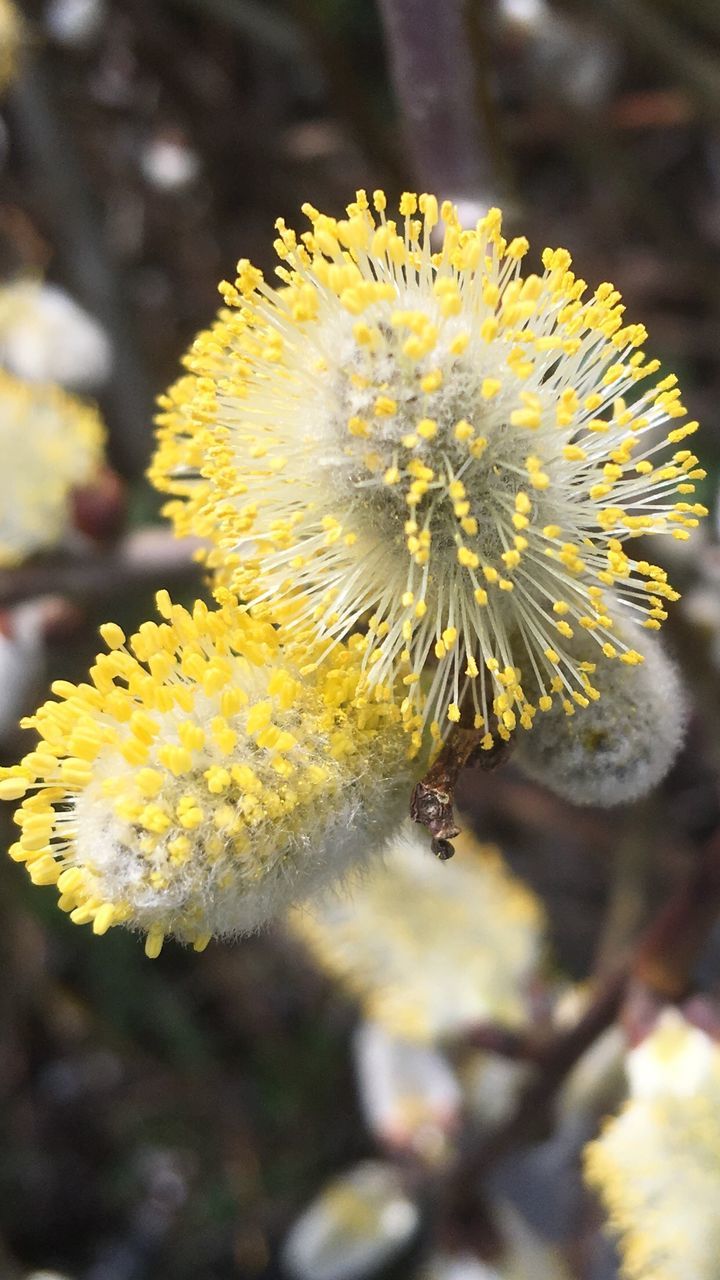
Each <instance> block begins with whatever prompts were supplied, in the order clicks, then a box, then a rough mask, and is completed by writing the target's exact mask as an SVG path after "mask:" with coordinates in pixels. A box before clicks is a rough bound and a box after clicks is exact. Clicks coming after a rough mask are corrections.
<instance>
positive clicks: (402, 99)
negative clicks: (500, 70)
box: [380, 0, 499, 205]
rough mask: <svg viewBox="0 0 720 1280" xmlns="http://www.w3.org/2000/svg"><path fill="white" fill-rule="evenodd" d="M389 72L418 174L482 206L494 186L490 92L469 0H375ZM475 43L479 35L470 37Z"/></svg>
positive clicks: (425, 184) (434, 187)
mask: <svg viewBox="0 0 720 1280" xmlns="http://www.w3.org/2000/svg"><path fill="white" fill-rule="evenodd" d="M380 13H381V16H382V19H383V25H384V28H385V39H386V42H387V46H388V54H389V59H390V71H391V77H392V81H393V84H394V88H395V94H396V97H397V101H398V105H399V107H400V112H401V115H402V117H403V120H404V126H405V127H404V133H405V143H406V146H407V148H408V152H409V154H410V157H411V159H412V168H413V170H414V173H415V176H416V179H417V181H418V183H419V185H420V186H421V188H425V189H426V190H428V191H436V192H437V193H438V194H439V195H442V196H447V197H451V198H453V199H456V200H468V201H472V202H473V203H476V204H478V205H485V204H487V201H488V196H489V195H491V196H493V198H495V193H496V192H497V184H498V175H497V173H496V170H497V169H498V167H499V166H498V164H497V158H498V157H497V154H495V155H493V146H492V133H493V130H492V129H491V128H490V127H489V116H488V111H489V105H490V97H489V95H488V93H487V92H486V90H485V89H484V86H483V81H482V79H481V76H480V68H479V67H478V60H477V58H476V57H475V58H474V57H473V52H472V42H473V40H472V38H473V37H474V36H476V32H475V30H474V29H472V28H471V26H470V16H469V15H470V10H469V8H468V5H467V0H442V3H437V4H431V5H429V4H428V3H427V0H380ZM475 44H477V40H476V39H475Z"/></svg>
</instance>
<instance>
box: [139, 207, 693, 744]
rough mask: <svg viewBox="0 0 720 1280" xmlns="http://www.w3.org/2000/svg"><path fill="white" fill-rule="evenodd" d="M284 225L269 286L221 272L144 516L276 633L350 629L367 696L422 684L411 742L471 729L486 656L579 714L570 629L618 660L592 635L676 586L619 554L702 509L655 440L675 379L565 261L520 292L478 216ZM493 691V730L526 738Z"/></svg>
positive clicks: (609, 639)
mask: <svg viewBox="0 0 720 1280" xmlns="http://www.w3.org/2000/svg"><path fill="white" fill-rule="evenodd" d="M304 211H305V213H306V215H307V217H308V218H309V221H310V230H309V231H308V232H306V233H305V234H304V235H303V236H301V237H300V238H299V239H298V238H297V237H295V235H294V234H293V233H291V232H289V231H288V230H287V229H286V228H285V227H284V224H283V226H282V228H281V230H280V241H281V252H280V256H281V258H282V264H283V265H282V268H281V272H282V274H281V280H282V282H283V287H282V288H281V289H279V290H275V289H272V288H270V287H269V286H268V285H267V284H266V283H265V282H264V281H263V279H262V276H261V275H260V273H254V271H253V270H252V269H251V268H250V266H249V264H247V263H245V264H243V266H242V269H241V271H240V272H239V273H238V280H239V283H238V284H237V293H238V300H233V299H230V300H229V306H228V308H227V309H226V310H224V311H223V312H222V313H221V315H220V317H219V319H218V321H217V322H216V324H215V325H214V327H213V328H212V329H211V330H210V331H209V332H207V333H205V334H202V335H201V336H200V338H199V339H198V340H197V341H196V343H195V344H194V347H193V350H192V352H191V353H190V356H189V357H188V360H187V364H188V368H189V370H190V373H189V375H187V376H186V377H185V378H184V379H182V380H181V381H180V382H179V383H178V384H177V386H176V387H175V388H174V389H173V390H172V391H171V392H170V393H169V395H168V397H166V398H165V400H164V402H163V413H162V416H161V419H160V433H159V448H158V452H157V455H156V458H155V461H154V463H153V467H152V471H151V475H152V478H153V480H154V482H155V483H156V484H157V485H158V486H159V487H160V488H163V489H165V490H166V491H168V492H169V493H171V494H172V495H173V500H172V501H171V502H170V503H169V505H168V507H167V511H168V513H169V514H170V515H171V516H172V517H173V519H174V520H175V522H176V525H177V527H178V530H179V531H180V532H187V531H188V530H192V531H194V532H197V533H201V534H202V535H203V536H205V537H209V538H210V539H211V541H212V550H211V552H210V554H209V556H208V562H209V564H210V567H211V568H212V569H213V570H214V571H215V573H216V575H217V580H218V582H220V583H221V584H228V583H229V584H231V585H232V587H233V589H234V590H236V591H237V592H238V593H239V594H240V595H242V596H243V597H244V598H247V599H250V600H252V601H254V602H256V604H261V605H262V606H263V607H268V608H269V607H270V606H271V603H272V608H273V609H277V608H278V607H279V608H280V610H281V611H283V614H284V613H285V611H286V609H288V608H289V609H290V612H291V614H292V621H291V627H292V628H293V629H294V630H295V631H296V633H297V635H298V636H301V635H304V634H305V633H306V631H307V628H308V627H310V628H313V629H314V630H315V631H316V632H317V633H318V634H319V636H320V640H321V643H323V644H325V645H326V646H330V645H332V644H333V643H335V642H336V641H337V640H339V639H341V638H343V637H344V636H347V635H348V634H351V633H352V632H355V631H360V632H361V633H362V632H363V631H364V634H365V636H366V638H367V647H366V649H365V652H364V657H363V662H364V670H365V675H366V679H367V682H368V688H372V687H374V686H375V685H376V684H377V685H381V684H382V683H383V682H386V681H388V680H392V679H393V678H395V676H396V675H397V674H398V673H400V672H401V671H402V674H403V675H406V674H407V672H408V670H412V671H413V672H416V673H418V674H420V675H422V676H423V678H422V679H420V680H418V681H416V682H414V683H413V684H412V685H411V686H407V689H408V692H407V706H408V707H409V708H412V714H408V715H407V720H408V726H409V728H410V732H411V733H412V734H416V733H417V732H419V729H420V726H421V725H422V724H423V723H430V724H436V725H440V726H442V730H441V733H442V734H443V735H444V734H446V733H447V732H448V726H449V725H452V723H453V720H452V716H451V715H450V712H451V710H452V712H453V715H454V708H456V707H460V708H463V709H464V707H465V705H466V703H467V706H468V709H469V711H470V712H471V713H472V715H473V716H475V717H477V718H478V719H479V720H481V721H482V723H483V724H484V725H488V726H493V724H494V721H493V714H492V709H493V706H494V700H495V699H496V698H497V697H499V696H501V695H502V694H503V693H504V690H503V688H502V686H501V685H500V684H499V683H498V681H497V678H496V669H495V668H494V667H493V661H494V660H497V661H498V664H499V666H498V669H500V670H502V669H504V668H505V667H507V666H511V667H513V668H517V669H518V670H519V671H520V673H521V674H520V680H519V682H518V683H519V685H520V687H522V684H523V682H524V683H525V684H526V685H527V687H528V688H529V687H530V686H531V684H532V685H533V686H534V687H535V688H536V689H537V697H536V698H535V699H534V700H533V705H537V706H538V707H539V708H541V709H542V708H545V707H547V705H548V699H549V701H550V705H551V706H552V705H553V704H554V701H555V700H556V699H557V698H559V699H560V703H561V704H563V705H565V707H566V710H567V709H568V708H569V711H568V714H570V713H573V714H574V713H575V710H576V709H578V708H579V709H580V710H582V709H583V708H582V703H581V702H579V701H578V698H580V699H587V698H589V697H590V695H589V694H588V692H587V690H586V688H585V687H584V685H583V681H582V679H581V676H582V672H580V671H579V670H578V669H577V665H576V663H575V661H574V660H573V657H572V654H571V652H570V648H569V646H570V645H571V643H572V642H573V641H574V638H575V637H576V636H577V635H578V634H579V633H580V632H586V633H587V635H588V636H589V637H591V642H592V646H593V649H592V651H593V654H594V656H595V657H597V658H598V660H599V661H600V662H601V663H602V662H603V661H605V660H606V659H609V658H611V657H612V656H613V655H614V654H616V653H618V654H619V655H620V656H621V659H622V661H623V663H624V664H625V665H632V663H633V662H634V661H635V659H634V658H633V656H632V653H631V652H629V651H626V650H624V649H623V648H622V646H619V645H618V644H617V643H616V642H615V639H614V637H615V630H616V624H617V623H619V622H621V621H622V620H623V619H624V618H626V617H633V618H638V620H639V621H640V622H646V623H647V625H646V626H645V628H644V631H643V633H642V634H643V637H644V636H645V635H646V634H647V633H648V632H651V631H653V630H655V629H656V627H657V626H658V625H660V624H661V623H662V621H663V620H664V619H663V617H662V616H661V615H662V614H663V613H664V609H660V612H658V608H659V607H658V606H656V605H653V604H651V603H650V602H649V600H648V590H649V589H650V591H651V593H652V594H654V595H656V596H658V597H662V599H663V601H665V600H667V599H671V598H672V597H673V596H674V594H675V593H674V592H673V591H672V588H670V587H669V586H668V585H667V583H666V582H665V580H664V579H662V578H660V579H658V577H657V576H656V573H655V571H654V569H653V568H652V566H649V565H646V562H644V561H642V560H640V559H637V558H635V557H634V556H633V554H632V552H633V548H634V545H635V544H634V540H635V539H636V538H637V537H638V536H640V535H642V536H643V537H647V536H648V535H651V534H662V535H664V536H668V537H673V538H676V539H680V540H682V539H684V538H686V537H687V536H688V535H689V532H690V530H691V529H692V528H693V527H694V523H695V521H696V520H697V519H698V518H699V517H700V516H701V515H702V514H703V511H704V508H702V507H701V506H700V504H694V503H692V500H690V501H688V498H689V496H690V494H691V493H692V492H693V490H694V486H695V483H696V482H697V481H698V480H699V479H701V478H702V475H703V472H702V468H700V467H699V465H698V460H697V458H696V456H695V455H694V454H693V453H692V452H691V451H690V450H689V449H686V448H682V447H680V448H677V447H675V448H674V449H673V446H681V445H682V443H683V442H684V441H685V439H686V437H688V436H690V435H692V434H693V432H694V431H695V429H696V426H697V424H696V423H688V422H684V421H681V419H682V418H683V417H684V414H685V410H684V408H683V406H682V399H681V396H680V392H679V389H678V387H677V385H676V379H675V378H674V376H672V375H670V376H669V377H666V378H663V379H662V380H660V381H658V380H657V379H656V376H655V375H657V372H658V369H659V365H658V362H657V361H654V360H648V359H646V358H645V355H644V352H643V350H642V344H643V343H644V341H645V337H646V334H645V330H644V329H643V327H642V326H641V325H636V324H628V323H626V321H625V317H624V308H623V305H622V302H621V298H620V294H619V293H618V292H617V291H616V290H615V289H614V288H613V287H612V285H610V284H607V283H602V284H600V285H599V286H598V287H597V288H596V289H595V291H594V292H593V293H591V292H589V291H588V289H587V286H586V284H585V282H584V281H583V280H581V279H578V278H577V277H576V275H575V274H574V272H573V271H572V269H571V259H570V255H569V254H568V253H567V251H566V250H563V249H555V250H551V249H547V250H545V251H544V253H543V254H542V272H541V273H540V274H530V275H527V276H526V277H524V278H523V276H522V275H521V264H522V260H523V258H524V255H525V252H526V249H527V242H526V241H525V240H524V238H522V237H520V238H517V239H516V240H513V241H511V242H510V243H508V242H507V241H506V240H505V239H504V237H503V236H502V226H501V223H502V220H501V215H500V213H499V211H498V210H496V209H491V210H489V211H488V213H487V214H486V216H485V217H484V218H482V219H480V221H479V222H478V223H477V225H476V227H475V228H473V229H471V230H464V229H462V227H461V225H460V221H459V217H458V214H457V211H456V210H455V209H454V208H453V206H452V205H450V204H448V203H445V204H443V205H442V206H441V207H440V208H439V209H438V207H437V201H435V199H434V198H433V197H431V196H429V195H423V196H421V197H419V198H418V197H417V196H415V195H414V194H413V193H405V195H404V196H403V197H402V200H401V202H400V209H399V216H393V215H392V213H391V211H390V210H389V209H388V206H387V201H386V199H385V197H384V196H383V195H382V193H375V195H374V197H373V200H372V201H369V200H368V199H367V198H366V196H365V193H363V192H359V193H358V195H357V198H356V200H355V201H354V202H353V203H352V204H351V205H349V206H348V213H347V218H346V219H339V220H338V219H333V218H329V217H327V216H325V215H323V214H321V213H320V212H319V211H318V210H317V209H315V208H314V207H312V206H310V205H307V206H305V210H304ZM438 219H439V220H440V223H441V224H443V225H441V226H440V227H439V228H438V226H437V222H438ZM431 232H432V233H433V235H432V243H431ZM269 350H272V353H273V358H272V359H270V357H269V356H268V355H266V354H265V353H266V352H268V351H269ZM663 428H664V429H665V432H666V438H665V440H663V439H662V430H663ZM668 428H670V429H669V430H668ZM668 446H670V447H669V448H668ZM279 459H281V460H282V467H281V469H280V470H277V469H275V468H276V467H277V464H278V460H279ZM328 518H330V519H331V520H332V522H333V523H332V524H331V525H328V523H327V521H328ZM279 523H280V524H281V525H282V535H281V536H279V535H278V527H279ZM606 588H612V591H613V596H612V606H611V607H605V606H601V607H596V606H597V601H596V599H595V597H594V595H593V593H594V592H595V591H597V590H598V589H606ZM409 597H412V598H413V600H414V601H417V602H422V610H420V609H419V608H418V606H417V605H416V604H414V603H409V602H408V603H406V601H408V600H409ZM560 601H561V602H563V606H564V608H563V612H562V613H560V611H559V610H556V609H555V605H556V603H557V602H560ZM373 614H374V615H376V616H377V617H378V618H379V619H380V621H382V622H385V623H387V628H386V629H385V630H384V632H383V633H382V634H381V633H380V631H379V630H378V629H377V628H373V629H370V628H368V625H367V619H368V618H369V617H370V616H371V615H373ZM448 628H455V629H456V630H457V632H458V636H459V642H458V643H457V644H456V645H453V646H451V647H448V646H447V645H446V644H445V642H444V641H443V640H442V636H443V633H444V632H445V631H446V630H447V629H448ZM549 650H552V651H553V652H554V654H555V655H556V657H555V659H553V660H551V659H550V658H549V657H548V651H549ZM637 651H638V653H639V654H641V653H642V647H641V646H640V645H639V644H638V646H637ZM406 653H407V660H406V659H405V658H404V657H403V655H404V654H406ZM468 657H471V658H472V659H473V663H474V668H476V669H477V673H478V674H477V675H475V676H469V675H468V674H467V667H468ZM404 664H405V665H404ZM436 664H437V665H436ZM598 687H600V682H599V681H598ZM576 695H577V696H576ZM508 696H510V699H511V705H508V706H507V707H505V708H504V709H503V710H502V711H501V714H500V716H499V717H497V720H498V729H497V733H498V735H499V736H500V737H503V736H504V735H506V734H508V733H512V732H514V731H515V727H516V726H517V725H520V726H521V727H523V728H527V727H529V725H530V724H531V723H532V713H531V712H530V711H527V710H525V709H524V705H523V703H522V700H520V699H519V698H518V697H516V696H515V695H508ZM513 722H514V723H513ZM487 732H488V734H492V733H493V732H495V730H494V728H488V730H487Z"/></svg>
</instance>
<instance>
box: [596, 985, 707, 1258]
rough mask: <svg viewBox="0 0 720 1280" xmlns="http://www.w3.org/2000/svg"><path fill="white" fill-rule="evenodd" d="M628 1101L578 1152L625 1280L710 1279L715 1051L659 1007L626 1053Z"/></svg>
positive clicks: (693, 1029)
mask: <svg viewBox="0 0 720 1280" xmlns="http://www.w3.org/2000/svg"><path fill="white" fill-rule="evenodd" d="M628 1074H629V1078H630V1101H629V1102H628V1103H627V1104H626V1106H625V1109H624V1110H623V1111H622V1112H621V1113H620V1115H619V1116H618V1117H617V1118H616V1119H614V1120H611V1121H610V1122H609V1123H608V1125H607V1126H606V1128H605V1131H604V1133H603V1134H602V1136H601V1137H600V1138H599V1139H598V1140H597V1141H596V1142H593V1143H591V1144H590V1146H589V1147H588V1148H587V1152H586V1172H587V1177H588V1180H589V1182H590V1184H591V1186H593V1187H594V1188H595V1189H596V1190H597V1191H599V1193H600V1195H601V1196H602V1199H603V1201H604V1203H605V1205H606V1208H607V1210H608V1213H609V1215H610V1223H611V1226H612V1227H613V1228H614V1230H616V1231H617V1233H618V1235H619V1237H620V1245H621V1252H622V1259H623V1263H622V1268H623V1270H622V1273H623V1275H624V1276H625V1277H626V1278H627V1280H710V1277H712V1276H715V1275H716V1274H717V1265H718V1258H720V1217H719V1216H718V1211H717V1206H718V1197H719V1196H720V1047H718V1045H717V1044H715V1043H714V1042H713V1041H712V1040H711V1039H710V1037H709V1036H708V1035H706V1034H705V1032H703V1031H700V1030H698V1029H697V1028H696V1027H692V1026H690V1025H689V1024H688V1023H687V1022H686V1021H685V1020H684V1019H683V1017H682V1015H681V1014H679V1013H678V1012H676V1011H675V1010H668V1011H667V1012H666V1013H665V1014H663V1015H662V1017H661V1018H660V1020H659V1021H658V1024H657V1026H656V1027H655V1030H654V1031H653V1032H652V1033H651V1035H650V1036H649V1037H648V1038H647V1040H645V1041H644V1042H643V1043H642V1044H641V1045H640V1046H639V1047H638V1048H637V1049H634V1050H632V1051H631V1053H630V1054H629V1055H628Z"/></svg>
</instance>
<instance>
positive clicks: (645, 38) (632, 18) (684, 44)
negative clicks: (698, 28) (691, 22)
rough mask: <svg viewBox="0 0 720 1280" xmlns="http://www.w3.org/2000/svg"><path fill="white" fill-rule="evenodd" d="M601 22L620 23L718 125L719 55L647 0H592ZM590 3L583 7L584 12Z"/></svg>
mask: <svg viewBox="0 0 720 1280" xmlns="http://www.w3.org/2000/svg"><path fill="white" fill-rule="evenodd" d="M590 7H591V8H592V9H594V10H595V13H596V14H597V16H598V18H599V20H600V22H601V23H603V24H606V23H607V21H608V19H610V21H611V22H615V23H617V25H618V26H619V27H620V28H622V30H623V31H624V33H625V35H626V36H627V37H629V39H630V40H632V41H633V42H634V43H635V44H636V45H637V46H638V47H639V48H641V49H644V50H645V52H646V53H649V54H650V56H651V57H652V58H653V59H654V60H657V62H659V63H660V64H661V65H664V66H665V67H666V68H667V69H668V71H669V72H670V73H671V74H672V75H673V76H674V78H675V79H676V80H677V81H678V83H679V84H682V85H684V87H685V88H686V90H687V92H688V93H689V94H690V96H691V97H692V98H693V99H694V101H695V102H697V103H698V104H699V106H700V107H701V108H702V110H703V112H704V113H705V114H706V115H708V116H709V117H710V119H711V121H712V123H713V124H714V123H715V122H716V120H717V116H718V111H719V110H720V68H718V62H717V58H716V57H714V56H712V55H709V54H708V53H706V51H705V50H704V49H703V48H702V46H701V45H700V44H696V43H695V41H693V40H691V39H689V38H688V36H686V35H685V34H684V32H683V31H682V28H681V27H680V26H679V24H678V23H676V22H673V21H672V20H670V19H668V18H666V17H665V16H664V15H663V14H662V13H661V12H660V10H659V9H658V6H657V4H649V3H646V0H590ZM586 10H587V5H584V6H583V11H586Z"/></svg>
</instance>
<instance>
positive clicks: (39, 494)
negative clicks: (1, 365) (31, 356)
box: [0, 370, 105, 567]
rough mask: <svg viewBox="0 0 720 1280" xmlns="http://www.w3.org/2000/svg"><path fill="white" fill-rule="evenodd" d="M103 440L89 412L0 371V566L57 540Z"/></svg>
mask: <svg viewBox="0 0 720 1280" xmlns="http://www.w3.org/2000/svg"><path fill="white" fill-rule="evenodd" d="M104 442H105V432H104V428H103V426H102V423H101V421H100V418H99V416H98V413H97V411H96V410H95V409H94V408H93V407H92V406H90V405H87V404H84V403H82V402H81V401H80V400H76V399H75V398H74V397H73V396H70V395H67V394H66V393H65V392H63V391H61V390H60V388H59V387H55V386H46V385H34V384H32V383H27V382H21V381H20V380H19V379H17V378H15V377H13V376H12V375H11V374H9V373H5V372H3V371H2V370H0V450H1V451H2V456H3V467H2V473H1V474H0V566H3V567H5V566H9V565H14V564H18V563H19V562H20V561H22V560H24V559H25V558H26V557H27V556H29V555H31V554H32V553H33V552H34V551H38V550H41V549H42V548H44V547H50V546H53V545H54V544H55V543H56V542H58V541H59V540H60V539H61V538H62V537H63V535H64V534H65V533H66V531H67V528H68V525H69V523H70V505H69V499H70V494H71V492H72V490H73V489H75V488H77V487H79V486H82V485H84V484H87V483H88V482H89V481H91V480H93V479H94V477H95V476H96V474H97V472H98V471H99V468H100V466H101V464H102V459H103V448H104Z"/></svg>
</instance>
